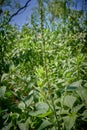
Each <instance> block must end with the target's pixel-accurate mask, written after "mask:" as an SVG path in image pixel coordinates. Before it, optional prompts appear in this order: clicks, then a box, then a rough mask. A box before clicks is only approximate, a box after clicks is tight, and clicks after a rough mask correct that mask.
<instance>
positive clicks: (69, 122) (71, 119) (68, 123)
mask: <svg viewBox="0 0 87 130" xmlns="http://www.w3.org/2000/svg"><path fill="white" fill-rule="evenodd" d="M76 118H77V115H76V113H72V114H70V115H69V116H66V117H63V120H64V124H65V128H66V130H71V128H72V127H73V126H74V124H75V121H76Z"/></svg>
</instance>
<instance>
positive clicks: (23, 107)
mask: <svg viewBox="0 0 87 130" xmlns="http://www.w3.org/2000/svg"><path fill="white" fill-rule="evenodd" d="M18 108H20V109H21V110H24V109H25V104H24V103H23V102H21V103H19V105H18Z"/></svg>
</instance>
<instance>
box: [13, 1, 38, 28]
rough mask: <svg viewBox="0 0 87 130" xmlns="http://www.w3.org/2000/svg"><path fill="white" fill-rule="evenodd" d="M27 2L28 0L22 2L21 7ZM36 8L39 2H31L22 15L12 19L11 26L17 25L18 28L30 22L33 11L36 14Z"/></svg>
mask: <svg viewBox="0 0 87 130" xmlns="http://www.w3.org/2000/svg"><path fill="white" fill-rule="evenodd" d="M26 1H27V0H20V2H21V5H24V4H25V3H26ZM36 6H37V0H31V1H30V3H29V6H28V7H27V8H26V10H25V11H21V13H20V14H18V15H17V16H15V17H14V18H13V19H12V21H11V24H12V25H14V24H15V23H16V24H17V25H18V26H22V25H23V24H24V23H26V22H27V21H29V20H30V17H31V13H32V11H33V12H34V7H36Z"/></svg>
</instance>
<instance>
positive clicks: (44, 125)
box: [38, 120, 52, 130]
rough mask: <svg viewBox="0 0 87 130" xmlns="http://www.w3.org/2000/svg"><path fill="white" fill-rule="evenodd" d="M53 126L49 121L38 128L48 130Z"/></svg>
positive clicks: (45, 121)
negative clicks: (47, 129)
mask: <svg viewBox="0 0 87 130" xmlns="http://www.w3.org/2000/svg"><path fill="white" fill-rule="evenodd" d="M51 125H52V123H51V122H49V121H48V120H44V121H43V123H42V124H41V125H40V127H39V128H38V130H43V129H45V128H47V127H48V126H51Z"/></svg>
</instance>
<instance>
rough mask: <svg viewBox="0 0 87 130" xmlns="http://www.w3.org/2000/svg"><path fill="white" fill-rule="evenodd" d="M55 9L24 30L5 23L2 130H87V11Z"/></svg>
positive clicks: (0, 27) (0, 51) (0, 62)
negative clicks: (59, 10) (58, 10)
mask: <svg viewBox="0 0 87 130" xmlns="http://www.w3.org/2000/svg"><path fill="white" fill-rule="evenodd" d="M45 4H47V5H48V3H45ZM54 4H55V3H54ZM57 4H58V3H57ZM60 4H61V2H60ZM63 4H64V3H63V2H62V5H63ZM45 6H46V5H45ZM50 6H53V3H51V2H50V4H49V7H47V8H49V11H48V12H49V14H50V13H51V16H48V17H47V21H46V16H45V15H46V14H45V12H44V9H43V8H44V4H43V3H42V2H41V0H39V7H38V8H39V14H38V17H35V16H33V15H32V18H31V26H29V25H24V26H23V27H22V29H21V30H20V31H19V29H18V28H17V27H16V26H12V25H10V24H9V23H8V24H7V22H6V21H7V20H8V17H9V16H8V15H7V16H6V17H2V22H0V129H1V130H87V21H86V12H82V13H81V12H80V11H76V10H69V9H67V8H66V9H67V10H66V14H65V15H64V17H62V14H64V12H63V11H62V9H63V8H64V5H63V7H62V6H61V14H60V15H61V17H59V14H58V16H57V13H56V16H55V10H56V9H55V10H54V11H53V12H51V10H50ZM56 8H57V7H56ZM46 11H47V10H46ZM68 11H69V12H68ZM58 13H59V12H58ZM67 13H69V15H67ZM36 16H37V14H36ZM53 16H54V17H53ZM49 17H50V19H51V20H50V21H48V19H49ZM55 19H56V23H55V22H53V21H52V20H55ZM46 26H47V27H46Z"/></svg>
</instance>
